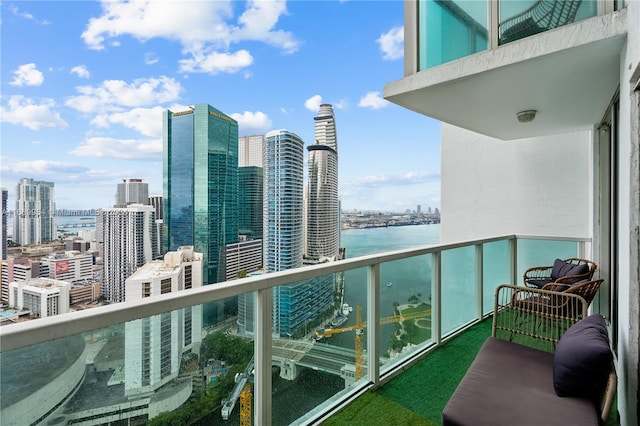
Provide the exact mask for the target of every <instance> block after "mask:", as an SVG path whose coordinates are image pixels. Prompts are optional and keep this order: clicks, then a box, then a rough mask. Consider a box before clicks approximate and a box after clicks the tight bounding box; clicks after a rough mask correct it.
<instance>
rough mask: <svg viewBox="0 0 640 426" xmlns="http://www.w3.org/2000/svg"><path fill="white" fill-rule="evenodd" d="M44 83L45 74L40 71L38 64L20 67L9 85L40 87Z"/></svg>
mask: <svg viewBox="0 0 640 426" xmlns="http://www.w3.org/2000/svg"><path fill="white" fill-rule="evenodd" d="M43 81H44V74H42V72H40V71H38V69H37V68H36V64H34V63H30V64H24V65H20V66H19V67H18V69H17V70H15V71H14V72H13V81H11V83H9V84H10V85H12V86H40V85H41V84H42V82H43Z"/></svg>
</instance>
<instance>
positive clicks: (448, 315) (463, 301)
mask: <svg viewBox="0 0 640 426" xmlns="http://www.w3.org/2000/svg"><path fill="white" fill-rule="evenodd" d="M475 250H476V248H475V246H470V247H462V248H457V249H453V250H445V251H443V252H442V258H441V262H442V267H441V273H442V289H441V295H442V335H443V336H446V335H447V334H448V333H450V332H451V331H453V330H455V329H457V328H459V327H461V326H463V325H464V324H466V323H468V322H469V321H472V320H474V319H475V318H476V317H477V315H476V314H477V312H476V310H477V297H478V294H477V285H476V283H477V268H476V255H475Z"/></svg>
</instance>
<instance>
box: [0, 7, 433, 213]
mask: <svg viewBox="0 0 640 426" xmlns="http://www.w3.org/2000/svg"><path fill="white" fill-rule="evenodd" d="M0 12H1V14H2V15H1V18H2V21H1V24H0V30H1V46H0V48H1V53H0V55H1V56H0V60H1V86H0V90H1V92H0V94H1V96H0V97H1V99H0V108H1V110H0V120H1V123H0V125H1V143H2V146H1V152H0V155H1V159H0V160H1V163H0V167H1V169H0V172H1V179H2V183H1V185H2V187H4V188H7V189H8V190H9V207H10V208H13V206H14V201H13V200H14V192H15V185H16V183H17V182H18V180H19V179H20V178H23V177H29V178H33V179H37V180H48V181H53V182H54V183H55V188H56V206H57V208H71V209H75V208H101V207H111V206H112V204H113V202H114V197H115V192H116V184H117V183H118V182H120V181H121V180H122V179H124V178H142V179H143V180H144V181H145V182H148V183H149V190H150V193H152V194H162V111H163V110H165V109H172V110H174V111H175V110H181V109H185V107H186V105H190V104H198V103H209V104H211V105H213V106H214V107H216V108H218V109H219V110H221V111H223V112H225V113H226V114H228V115H230V116H232V117H233V118H235V119H236V120H237V121H238V123H239V133H240V136H245V135H251V134H264V133H266V132H268V131H269V130H273V129H287V130H290V131H293V132H295V133H297V134H298V135H300V136H301V137H302V138H303V140H304V141H305V143H306V144H307V145H308V144H310V143H312V142H313V131H314V128H313V117H314V116H315V115H316V112H317V109H318V106H319V104H320V103H331V104H333V106H334V112H335V116H336V126H337V131H338V155H339V175H340V194H341V199H342V206H343V208H345V209H361V210H364V209H375V210H394V211H404V210H405V209H415V208H416V205H417V204H421V205H422V207H423V209H425V208H426V207H427V206H431V207H439V206H440V123H438V122H437V121H434V120H432V119H429V118H426V117H423V116H421V115H418V114H416V113H413V112H411V111H408V110H405V109H403V108H401V107H399V106H397V105H394V104H391V103H389V102H387V101H385V100H384V99H383V98H382V89H383V86H384V84H385V83H387V82H390V81H393V80H398V79H400V78H402V76H403V60H402V55H403V52H402V48H403V33H402V28H403V4H402V1H400V0H394V1H289V2H279V1H278V2H276V1H249V2H240V1H230V2H229V1H178V0H154V1H129V2H119V1H106V2H100V1H96V2H82V1H42V2H34V1H16V2H11V1H2V2H1V3H0ZM305 151H306V150H305Z"/></svg>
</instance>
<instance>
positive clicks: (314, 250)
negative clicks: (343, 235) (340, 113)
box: [305, 104, 340, 259]
mask: <svg viewBox="0 0 640 426" xmlns="http://www.w3.org/2000/svg"><path fill="white" fill-rule="evenodd" d="M314 120H315V139H316V143H315V145H310V146H308V147H307V150H308V151H309V181H308V190H307V206H306V212H307V221H306V224H307V229H306V245H305V246H306V254H307V256H309V257H311V258H314V259H320V258H330V259H336V258H337V257H338V253H339V250H340V205H339V199H338V151H337V150H338V141H337V136H336V124H335V118H334V116H333V107H332V106H331V105H329V104H322V105H320V111H319V112H318V116H317V117H315V118H314Z"/></svg>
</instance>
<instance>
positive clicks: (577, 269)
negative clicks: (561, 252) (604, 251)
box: [551, 259, 589, 281]
mask: <svg viewBox="0 0 640 426" xmlns="http://www.w3.org/2000/svg"><path fill="white" fill-rule="evenodd" d="M587 272H589V265H587V264H586V263H583V264H581V265H576V264H573V263H567V262H565V261H564V260H561V259H556V260H555V261H554V262H553V268H551V280H552V281H555V280H557V279H558V278H560V277H566V276H568V275H582V274H586V273H587Z"/></svg>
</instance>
